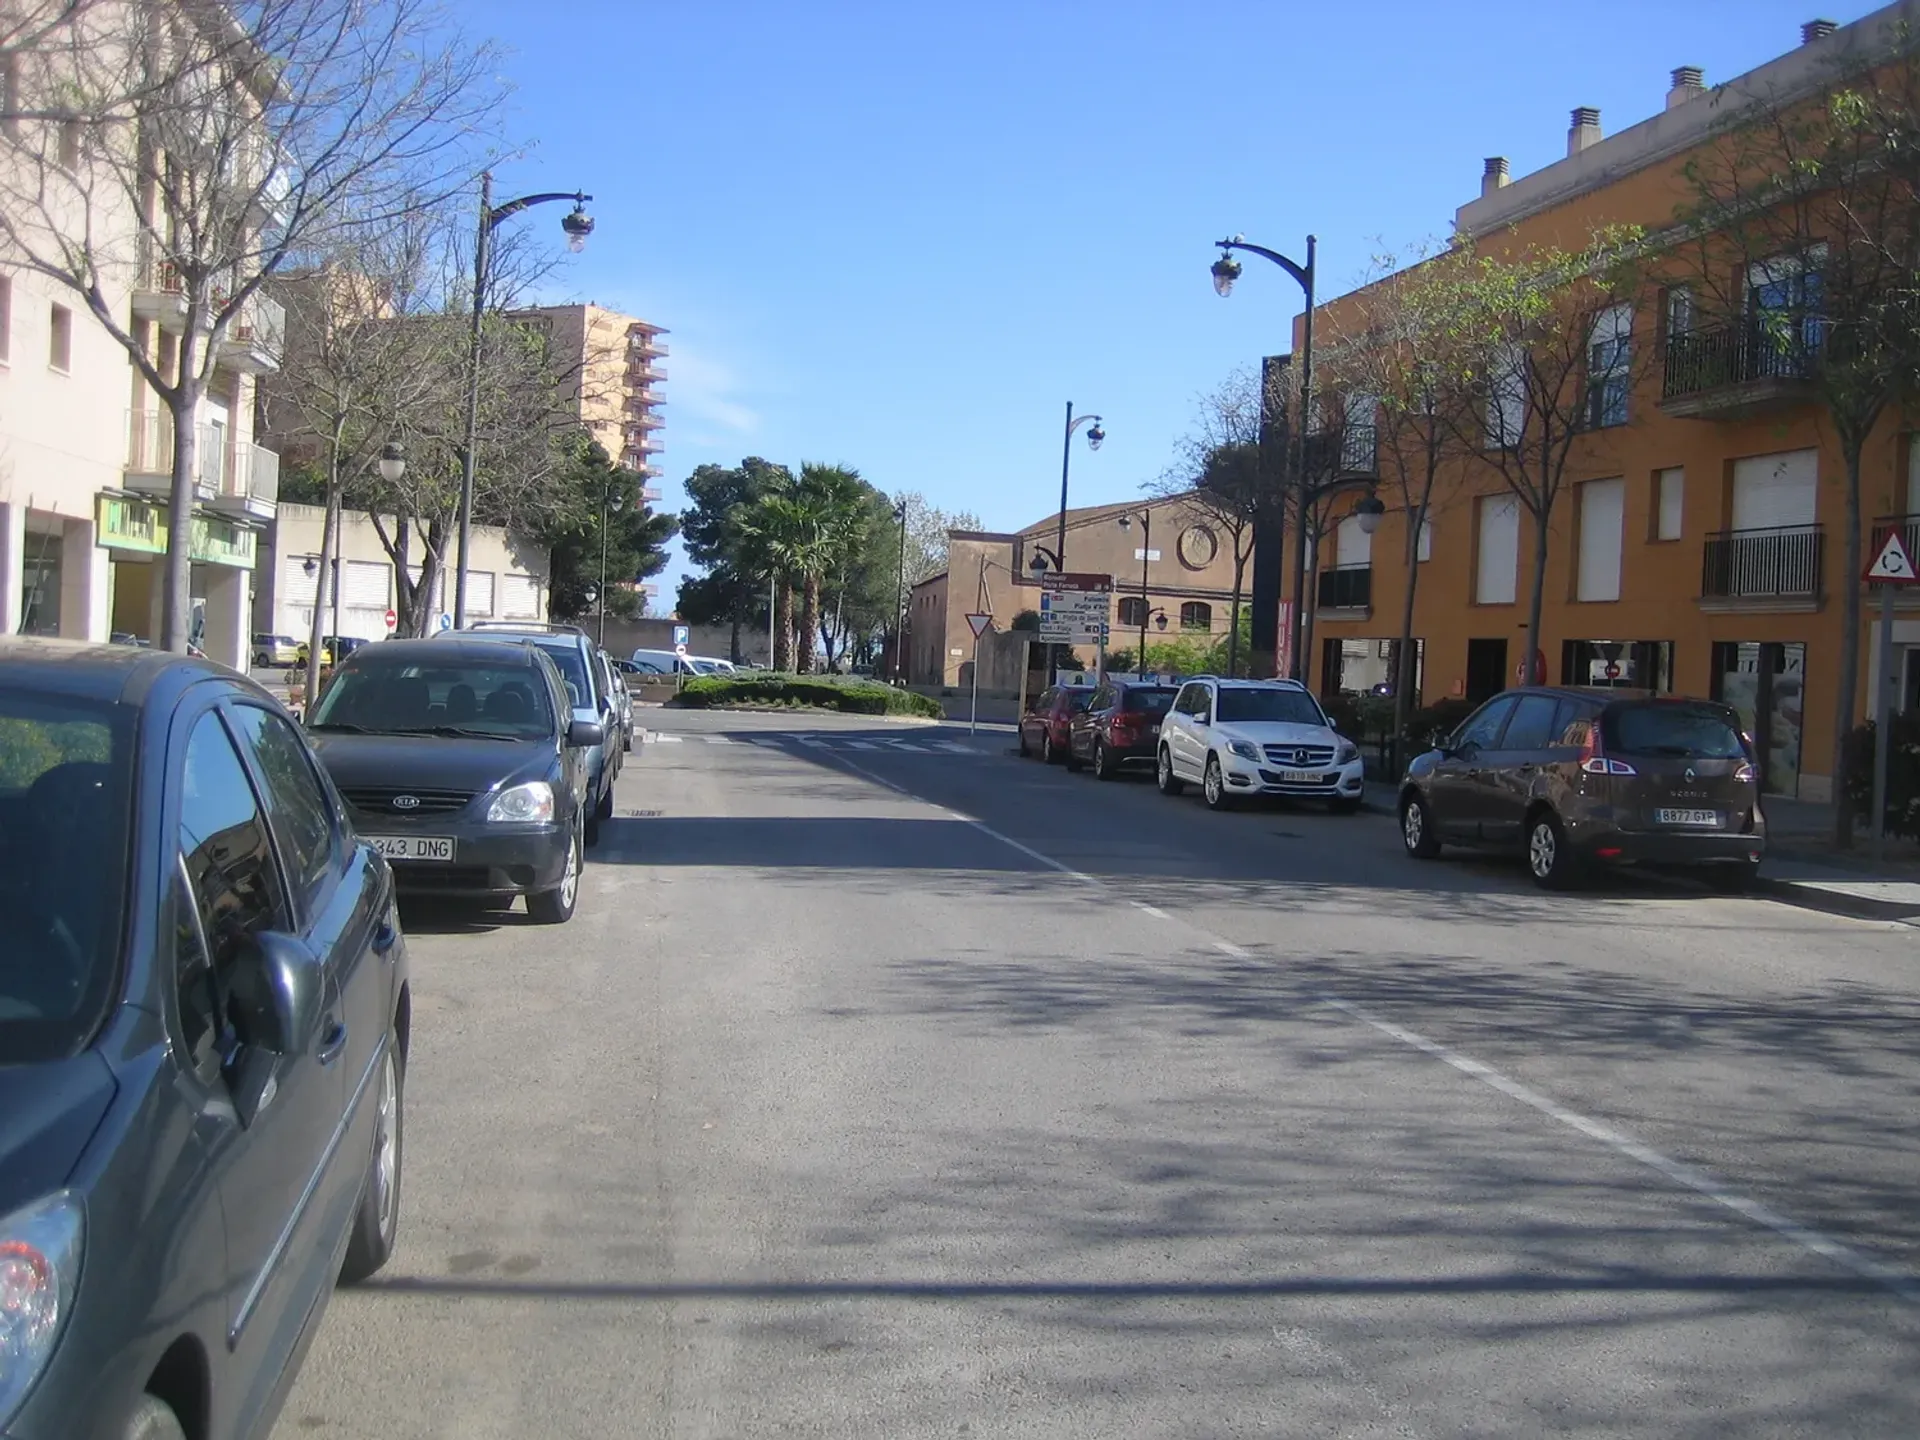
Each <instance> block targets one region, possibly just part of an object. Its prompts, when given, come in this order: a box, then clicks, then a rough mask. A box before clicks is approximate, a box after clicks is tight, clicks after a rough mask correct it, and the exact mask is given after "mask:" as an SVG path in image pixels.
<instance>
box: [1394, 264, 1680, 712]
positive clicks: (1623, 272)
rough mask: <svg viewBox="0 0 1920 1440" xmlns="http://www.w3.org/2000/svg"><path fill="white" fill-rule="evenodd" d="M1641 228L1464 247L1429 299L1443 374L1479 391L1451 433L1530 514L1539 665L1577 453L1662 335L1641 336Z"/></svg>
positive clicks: (1532, 653)
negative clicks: (1547, 243)
mask: <svg viewBox="0 0 1920 1440" xmlns="http://www.w3.org/2000/svg"><path fill="white" fill-rule="evenodd" d="M1640 239H1641V236H1640V232H1639V231H1638V230H1636V229H1634V228H1632V227H1627V226H1620V227H1610V228H1605V229H1601V230H1598V231H1595V232H1594V233H1593V234H1592V235H1591V236H1590V237H1589V239H1588V241H1587V243H1586V244H1584V245H1582V246H1581V247H1580V248H1579V249H1576V250H1564V249H1559V248H1556V247H1541V248H1534V247H1525V248H1520V249H1514V250H1509V249H1506V248H1504V247H1502V246H1500V245H1499V244H1497V243H1485V244H1483V245H1482V246H1481V247H1480V248H1477V249H1474V250H1465V249H1464V247H1462V248H1461V253H1459V254H1458V255H1457V256H1456V257H1455V258H1454V259H1452V260H1451V261H1450V262H1449V264H1448V265H1447V267H1446V268H1445V269H1444V270H1443V271H1441V272H1439V273H1438V274H1437V276H1436V280H1435V283H1434V290H1433V294H1432V295H1431V296H1430V300H1431V302H1432V304H1433V306H1434V311H1435V315H1436V323H1438V325H1439V326H1440V332H1439V333H1440V336H1441V338H1442V341H1443V344H1442V345H1441V347H1440V350H1439V352H1438V354H1437V355H1436V356H1430V357H1429V358H1433V359H1435V360H1436V361H1437V363H1438V364H1439V365H1440V367H1441V370H1440V373H1439V375H1438V376H1437V377H1436V384H1438V385H1439V386H1440V387H1441V388H1442V390H1444V391H1445V392H1448V393H1453V392H1467V393H1471V394H1473V395H1475V396H1476V397H1477V399H1478V400H1479V402H1480V403H1478V404H1475V405H1457V406H1456V405H1449V406H1446V407H1443V408H1442V409H1440V410H1439V411H1438V412H1437V413H1438V414H1439V417H1440V419H1441V420H1442V422H1443V423H1444V424H1445V426H1446V427H1447V429H1448V430H1449V432H1450V434H1451V437H1452V440H1453V442H1454V443H1455V444H1456V445H1457V446H1458V447H1459V448H1460V449H1462V450H1464V451H1468V452H1477V453H1478V455H1479V457H1480V460H1481V462H1482V463H1484V464H1485V465H1487V466H1489V467H1491V468H1492V469H1493V470H1494V471H1496V472H1497V473H1498V474H1499V476H1500V478H1501V479H1502V480H1504V481H1505V482H1506V486H1507V489H1508V490H1509V491H1510V492H1511V493H1512V494H1513V496H1514V498H1515V500H1516V501H1517V502H1518V503H1519V506H1520V508H1521V509H1523V510H1525V511H1526V513H1527V515H1528V517H1529V518H1530V519H1531V520H1532V522H1533V525H1532V529H1533V566H1532V574H1531V576H1530V577H1529V583H1528V598H1527V642H1526V643H1527V649H1526V657H1525V659H1524V660H1523V662H1522V664H1523V665H1524V667H1525V673H1527V674H1528V675H1529V676H1530V677H1531V675H1532V672H1533V670H1534V668H1535V657H1536V656H1539V655H1541V654H1542V653H1544V652H1543V651H1542V650H1541V646H1540V607H1541V600H1542V597H1543V595H1544V593H1545V589H1546V578H1547V543H1548V538H1549V535H1550V533H1551V527H1552V524H1553V518H1554V514H1555V511H1556V509H1557V508H1558V506H1559V503H1560V499H1561V496H1562V495H1563V494H1564V493H1565V491H1566V486H1567V473H1568V468H1569V464H1570V462H1571V461H1573V460H1574V458H1575V457H1576V455H1578V456H1579V457H1580V458H1581V459H1582V460H1592V459H1595V458H1597V456H1598V455H1599V454H1600V453H1601V452H1602V451H1603V450H1604V447H1605V446H1606V445H1607V443H1608V439H1609V431H1611V430H1613V429H1614V428H1615V427H1617V426H1622V425H1624V424H1625V423H1626V421H1627V418H1628V408H1629V404H1630V401H1631V397H1632V395H1633V392H1634V390H1635V388H1636V386H1637V382H1638V380H1639V379H1640V378H1641V377H1642V376H1643V375H1644V374H1645V373H1646V372H1647V369H1648V366H1649V362H1650V359H1651V353H1652V350H1653V346H1652V343H1651V340H1652V337H1651V336H1650V335H1647V334H1643V335H1642V336H1641V339H1640V343H1638V344H1635V343H1634V337H1633V319H1634V302H1635V300H1636V299H1637V298H1638V296H1639V291H1640V275H1639V270H1638V268H1637V265H1636V260H1637V256H1638V247H1639V242H1640Z"/></svg>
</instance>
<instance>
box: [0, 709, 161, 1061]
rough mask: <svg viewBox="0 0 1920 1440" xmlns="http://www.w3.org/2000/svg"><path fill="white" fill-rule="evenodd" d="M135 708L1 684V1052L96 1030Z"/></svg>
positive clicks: (119, 894) (57, 1049)
mask: <svg viewBox="0 0 1920 1440" xmlns="http://www.w3.org/2000/svg"><path fill="white" fill-rule="evenodd" d="M131 777H132V721H131V712H129V711H125V710H122V709H120V707H117V706H111V705H101V704H95V703H92V702H89V701H80V700H72V699H68V698H66V697H60V696H47V695H34V694H27V693H21V692H10V691H3V690H0V913H4V914H5V916H6V926H5V929H4V931H0V1059H4V1060H22V1061H32V1060H50V1059H55V1058H58V1057H59V1056H62V1055H66V1054H70V1053H72V1052H73V1051H74V1050H75V1049H77V1048H78V1047H79V1046H80V1045H81V1044H82V1043H84V1041H85V1040H86V1039H87V1037H88V1036H89V1035H91V1034H92V1032H93V1029H94V1026H95V1024H96V1022H97V1020H98V1018H99V1016H100V1015H101V1014H102V1013H103V1012H104V1009H105V1006H106V1004H107V1003H108V1001H109V998H110V995H111V992H112V988H113V985H114V982H115V979H116V977H117V976H118V974H119V958H120V956H119V951H120V915H121V908H122V905H123V903H124V896H125V891H126V879H127V828H128V827H127V809H128V803H129V796H130V792H131V788H132V784H131Z"/></svg>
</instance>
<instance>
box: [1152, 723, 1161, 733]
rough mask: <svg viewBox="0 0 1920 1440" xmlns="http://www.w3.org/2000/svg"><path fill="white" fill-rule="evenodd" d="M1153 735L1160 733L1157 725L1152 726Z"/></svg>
mask: <svg viewBox="0 0 1920 1440" xmlns="http://www.w3.org/2000/svg"><path fill="white" fill-rule="evenodd" d="M1153 733H1154V734H1156V735H1158V734H1159V733H1160V727H1159V726H1158V725H1156V726H1154V727H1153Z"/></svg>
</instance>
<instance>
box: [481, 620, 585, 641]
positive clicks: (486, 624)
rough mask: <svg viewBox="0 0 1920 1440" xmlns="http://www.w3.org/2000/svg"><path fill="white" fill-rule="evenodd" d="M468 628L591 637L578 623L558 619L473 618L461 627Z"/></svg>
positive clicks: (582, 637)
mask: <svg viewBox="0 0 1920 1440" xmlns="http://www.w3.org/2000/svg"><path fill="white" fill-rule="evenodd" d="M461 628H462V629H466V630H508V631H512V630H529V631H533V632H536V633H538V634H542V635H578V636H579V637H580V638H581V639H583V640H584V639H588V638H590V637H589V636H588V635H587V632H586V631H585V630H583V629H581V628H580V627H579V626H578V625H564V624H562V623H560V622H559V621H557V620H471V621H468V622H467V624H466V625H464V626H462V627H461Z"/></svg>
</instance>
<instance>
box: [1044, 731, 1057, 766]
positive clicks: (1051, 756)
mask: <svg viewBox="0 0 1920 1440" xmlns="http://www.w3.org/2000/svg"><path fill="white" fill-rule="evenodd" d="M1059 758H1060V753H1059V752H1058V751H1057V750H1055V749H1054V748H1053V731H1051V730H1049V731H1047V732H1046V733H1045V734H1044V735H1042V736H1041V737H1040V763H1041V764H1043V765H1051V764H1053V762H1054V761H1056V760H1058V759H1059Z"/></svg>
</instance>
